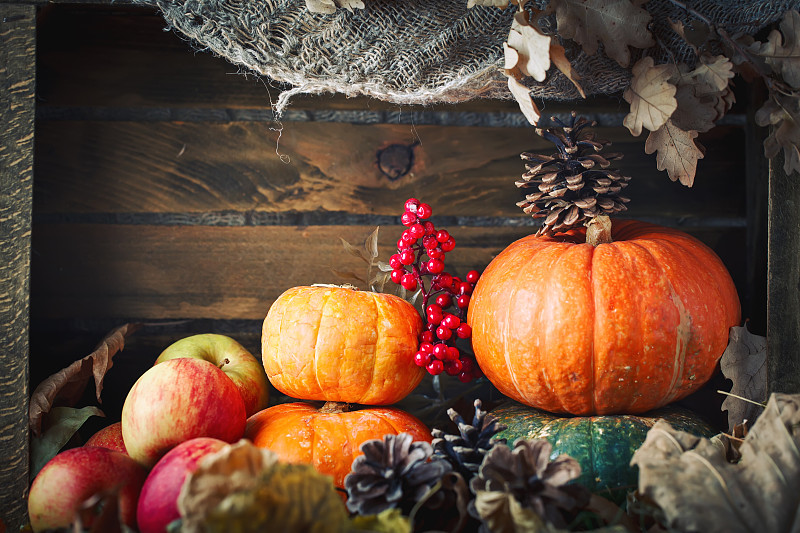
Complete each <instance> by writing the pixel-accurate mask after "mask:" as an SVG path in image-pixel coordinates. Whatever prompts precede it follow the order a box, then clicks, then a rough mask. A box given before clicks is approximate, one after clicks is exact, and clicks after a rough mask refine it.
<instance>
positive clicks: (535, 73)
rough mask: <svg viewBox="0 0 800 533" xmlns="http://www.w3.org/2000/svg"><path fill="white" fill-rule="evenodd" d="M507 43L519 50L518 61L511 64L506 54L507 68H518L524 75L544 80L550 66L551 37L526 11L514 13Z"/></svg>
mask: <svg viewBox="0 0 800 533" xmlns="http://www.w3.org/2000/svg"><path fill="white" fill-rule="evenodd" d="M507 43H508V46H509V47H510V48H513V49H514V50H516V51H517V62H516V63H515V64H514V65H511V66H509V65H508V59H509V56H508V55H506V68H507V69H510V70H513V69H514V68H518V69H519V70H520V72H522V74H523V75H525V76H530V77H532V78H533V79H535V80H536V81H544V79H545V77H547V69H549V68H550V37H549V36H547V35H545V34H543V33H542V32H541V31H540V30H539V28H537V27H536V26H534V25H532V24H531V23H530V21H529V20H528V13H527V12H526V11H517V12H516V13H515V14H514V21H513V22H512V23H511V31H510V32H509V34H508V41H507ZM504 50H505V47H504Z"/></svg>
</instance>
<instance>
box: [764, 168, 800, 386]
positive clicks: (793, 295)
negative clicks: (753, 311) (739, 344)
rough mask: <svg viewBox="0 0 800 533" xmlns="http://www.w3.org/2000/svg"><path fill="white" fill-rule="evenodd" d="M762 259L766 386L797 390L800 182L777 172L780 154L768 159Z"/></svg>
mask: <svg viewBox="0 0 800 533" xmlns="http://www.w3.org/2000/svg"><path fill="white" fill-rule="evenodd" d="M768 216H769V229H768V232H769V237H768V260H767V261H768V262H767V271H768V273H767V364H768V376H767V387H768V391H769V392H770V393H773V392H785V393H792V394H795V393H798V392H800V354H799V353H798V350H797V347H798V346H799V345H800V232H798V231H797V229H798V228H800V182H798V180H797V178H796V176H787V175H786V173H785V172H784V171H783V154H782V153H781V154H779V155H778V156H777V157H775V158H773V159H772V160H770V164H769V208H768Z"/></svg>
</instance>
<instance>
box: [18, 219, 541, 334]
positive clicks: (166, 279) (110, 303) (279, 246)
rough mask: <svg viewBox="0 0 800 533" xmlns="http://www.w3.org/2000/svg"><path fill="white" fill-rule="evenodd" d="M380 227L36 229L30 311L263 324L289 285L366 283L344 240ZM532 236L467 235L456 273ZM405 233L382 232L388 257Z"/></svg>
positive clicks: (491, 231) (452, 261)
mask: <svg viewBox="0 0 800 533" xmlns="http://www.w3.org/2000/svg"><path fill="white" fill-rule="evenodd" d="M373 229H374V227H359V226H312V227H285V226H263V227H232V228H218V227H197V226H184V227H180V226H178V227H170V226H124V225H114V226H111V225H92V224H87V225H80V224H70V225H44V226H39V225H37V226H35V228H34V251H35V258H34V262H33V277H34V279H36V280H37V284H36V287H35V290H34V293H33V308H34V310H35V312H36V314H37V316H38V317H60V318H66V317H74V318H78V317H95V318H96V317H138V318H146V319H168V318H223V319H229V318H237V319H239V318H246V319H263V318H264V317H265V316H266V313H267V310H268V308H269V306H270V304H271V303H272V301H273V300H274V299H275V298H276V297H277V296H278V295H280V294H281V293H282V292H283V291H284V290H286V289H288V288H289V287H293V286H295V285H309V284H312V283H345V282H346V281H348V280H345V279H343V278H340V277H338V276H336V275H335V274H334V273H333V272H332V271H331V268H336V269H338V270H350V271H353V272H356V273H357V274H359V275H361V276H365V275H366V263H363V262H361V260H360V259H358V258H355V257H353V256H351V255H349V254H347V253H346V252H345V250H344V248H343V247H342V244H341V243H340V240H339V238H340V237H341V238H344V239H346V240H347V241H349V242H351V243H353V244H357V243H358V244H360V243H363V241H364V239H365V238H366V236H367V235H368V234H369V233H370V232H371V231H372V230H373ZM529 231H530V229H529V228H478V229H475V228H460V229H459V230H458V232H457V235H458V237H457V239H458V248H457V250H456V251H454V252H451V254H448V261H449V263H448V265H452V267H450V266H449V268H452V271H453V273H454V274H456V275H458V273H459V272H461V275H463V274H465V273H466V272H467V271H468V270H469V269H471V268H480V267H482V266H483V265H485V264H487V263H488V262H489V260H490V259H491V257H492V256H493V255H494V254H496V253H497V252H499V251H500V249H502V247H504V246H505V244H507V243H508V242H510V240H511V239H513V238H518V237H521V236H522V235H524V234H525V233H527V232H529ZM399 233H400V229H399V227H393V228H382V231H381V232H380V251H381V257H382V258H384V259H386V260H388V257H389V255H391V247H392V246H396V244H395V243H396V241H397V236H398V235H399Z"/></svg>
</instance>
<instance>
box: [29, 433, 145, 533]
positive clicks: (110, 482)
mask: <svg viewBox="0 0 800 533" xmlns="http://www.w3.org/2000/svg"><path fill="white" fill-rule="evenodd" d="M146 477H147V470H145V469H144V468H143V467H142V465H140V464H139V463H137V462H136V461H134V460H133V459H131V458H130V457H128V456H127V455H125V454H123V453H120V452H117V451H114V450H109V449H108V448H101V447H98V446H82V447H80V448H72V449H70V450H66V451H63V452H61V453H59V454H58V455H56V456H55V457H53V458H52V459H50V461H49V462H48V463H47V464H46V465H44V468H42V470H41V471H40V472H39V474H38V475H37V476H36V479H34V480H33V484H32V485H31V491H30V495H29V496H28V514H29V515H30V520H31V527H32V528H33V530H34V531H44V530H49V529H56V528H60V527H64V528H66V527H69V526H70V524H72V522H73V520H74V519H75V516H76V514H77V513H78V511H79V509H80V508H81V506H82V504H83V503H84V502H85V501H86V500H87V499H89V498H91V497H92V496H94V495H95V494H98V493H102V492H111V491H114V490H116V489H119V496H118V497H119V513H120V519H121V520H122V522H123V523H124V524H126V525H128V526H129V527H131V528H134V529H135V528H136V504H137V500H138V498H139V491H140V490H141V489H142V485H143V484H144V481H145V478H146ZM87 514H88V513H87ZM92 519H93V516H91V515H88V516H82V520H83V526H84V527H85V528H89V527H91V525H92Z"/></svg>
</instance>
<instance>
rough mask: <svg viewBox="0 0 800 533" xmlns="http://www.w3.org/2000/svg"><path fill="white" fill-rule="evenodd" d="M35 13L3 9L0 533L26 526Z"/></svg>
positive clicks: (0, 68) (0, 49) (0, 54)
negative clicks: (0, 532)
mask: <svg viewBox="0 0 800 533" xmlns="http://www.w3.org/2000/svg"><path fill="white" fill-rule="evenodd" d="M35 12H36V10H35V8H34V7H32V6H21V5H13V4H0V87H2V94H3V98H2V105H0V124H2V131H0V243H2V246H0V347H2V349H0V368H2V371H0V456H2V460H0V530H2V531H5V530H6V527H8V530H9V531H18V530H19V529H20V528H21V527H22V525H23V524H25V520H26V515H27V507H26V505H25V500H24V498H23V496H24V495H25V494H27V492H28V395H29V394H30V393H29V391H28V348H29V343H28V335H29V332H28V320H29V306H28V302H29V290H30V250H31V212H32V208H33V144H34V142H33V134H34V94H35V87H36V79H35V74H36V72H35V68H34V64H35V54H36V39H35V37H36V20H35Z"/></svg>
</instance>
